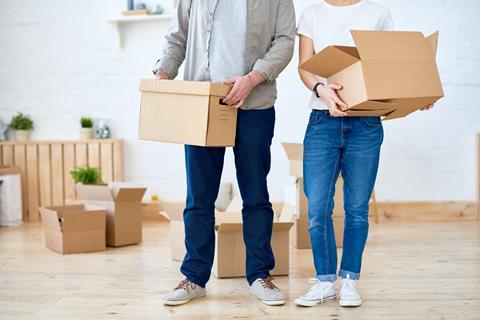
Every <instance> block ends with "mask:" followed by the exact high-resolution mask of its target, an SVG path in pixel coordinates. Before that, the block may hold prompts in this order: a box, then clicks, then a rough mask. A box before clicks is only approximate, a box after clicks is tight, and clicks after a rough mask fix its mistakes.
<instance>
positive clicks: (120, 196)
mask: <svg viewBox="0 0 480 320" xmlns="http://www.w3.org/2000/svg"><path fill="white" fill-rule="evenodd" d="M145 191H147V188H119V189H117V190H116V194H115V201H118V202H141V201H142V198H143V195H144V194H145Z"/></svg>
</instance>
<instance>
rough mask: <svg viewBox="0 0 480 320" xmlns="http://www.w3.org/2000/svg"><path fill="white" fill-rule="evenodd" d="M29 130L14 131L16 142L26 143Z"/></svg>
mask: <svg viewBox="0 0 480 320" xmlns="http://www.w3.org/2000/svg"><path fill="white" fill-rule="evenodd" d="M29 135H30V130H15V140H16V141H28V137H29Z"/></svg>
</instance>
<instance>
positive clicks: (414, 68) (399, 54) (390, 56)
mask: <svg viewBox="0 0 480 320" xmlns="http://www.w3.org/2000/svg"><path fill="white" fill-rule="evenodd" d="M351 34H352V38H353V40H354V42H355V45H356V46H357V49H358V53H359V55H360V58H361V61H362V70H363V76H364V79H365V87H366V91H367V97H368V99H369V100H382V99H398V98H412V97H443V88H442V84H441V82H440V76H439V74H438V69H437V65H436V61H435V52H434V50H432V48H433V47H436V46H434V45H433V42H435V40H436V39H438V35H436V36H432V38H430V40H428V39H427V38H425V37H424V35H423V34H422V33H420V32H410V31H360V30H351Z"/></svg>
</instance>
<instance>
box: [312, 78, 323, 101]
mask: <svg viewBox="0 0 480 320" xmlns="http://www.w3.org/2000/svg"><path fill="white" fill-rule="evenodd" d="M323 85H324V84H323V83H321V82H317V83H316V84H315V85H314V86H313V89H312V91H313V92H314V93H315V96H316V97H317V98H320V96H319V95H318V91H317V89H318V86H323Z"/></svg>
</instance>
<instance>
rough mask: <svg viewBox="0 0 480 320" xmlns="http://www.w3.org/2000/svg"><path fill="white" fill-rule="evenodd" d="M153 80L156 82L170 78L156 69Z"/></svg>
mask: <svg viewBox="0 0 480 320" xmlns="http://www.w3.org/2000/svg"><path fill="white" fill-rule="evenodd" d="M155 79H156V80H170V78H169V77H168V76H167V75H166V74H165V72H163V71H162V70H160V69H158V70H157V72H155Z"/></svg>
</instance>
